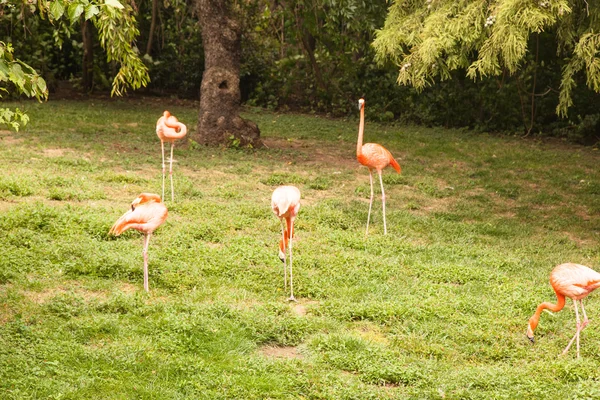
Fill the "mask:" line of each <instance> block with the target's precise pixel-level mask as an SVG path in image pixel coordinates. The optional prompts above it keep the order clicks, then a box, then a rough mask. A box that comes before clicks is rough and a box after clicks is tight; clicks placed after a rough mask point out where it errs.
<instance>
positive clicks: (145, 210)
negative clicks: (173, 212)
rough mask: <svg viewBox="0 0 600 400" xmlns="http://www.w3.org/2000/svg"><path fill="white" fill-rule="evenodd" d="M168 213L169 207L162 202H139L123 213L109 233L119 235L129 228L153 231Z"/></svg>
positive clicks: (147, 231)
mask: <svg viewBox="0 0 600 400" xmlns="http://www.w3.org/2000/svg"><path fill="white" fill-rule="evenodd" d="M167 215H168V211H167V207H165V205H164V204H162V203H156V202H150V203H143V204H139V205H138V206H137V207H135V208H134V209H132V210H129V211H127V212H126V213H125V214H123V215H122V216H121V218H119V219H118V220H117V222H115V223H114V225H113V226H112V227H111V228H110V231H109V233H111V234H113V235H116V236H118V235H120V234H121V233H123V232H125V231H126V230H128V229H136V230H138V231H142V232H144V233H151V232H154V230H156V228H158V227H159V226H160V225H162V224H163V222H165V220H166V219H167Z"/></svg>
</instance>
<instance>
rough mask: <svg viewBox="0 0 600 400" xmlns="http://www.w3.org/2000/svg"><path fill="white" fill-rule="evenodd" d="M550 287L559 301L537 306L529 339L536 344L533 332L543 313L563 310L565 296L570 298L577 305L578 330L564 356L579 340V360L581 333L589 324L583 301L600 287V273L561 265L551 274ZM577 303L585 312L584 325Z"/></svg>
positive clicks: (531, 319)
mask: <svg viewBox="0 0 600 400" xmlns="http://www.w3.org/2000/svg"><path fill="white" fill-rule="evenodd" d="M550 285H552V289H554V292H555V293H556V298H557V300H558V301H557V303H556V304H552V303H548V302H546V303H541V304H540V305H539V306H537V309H536V310H535V314H533V316H532V317H531V318H530V319H529V325H528V326H527V337H528V338H529V340H531V343H534V339H533V331H534V330H535V328H536V327H537V325H538V322H539V320H540V314H541V313H542V311H543V310H544V309H546V308H547V309H548V310H550V311H553V312H557V311H560V310H562V309H563V307H564V306H565V296H566V297H569V298H570V299H572V300H573V303H574V304H575V319H576V327H577V329H576V331H575V336H573V338H572V339H571V341H570V342H569V344H568V345H567V347H565V349H564V350H563V352H562V354H563V355H564V354H567V351H569V348H570V347H571V344H573V340H575V339H577V358H579V332H581V331H582V330H583V328H585V327H586V326H587V324H588V323H589V320H588V317H587V315H586V313H585V309H584V308H583V301H582V299H583V298H585V297H586V296H587V295H588V294H590V293H591V292H592V291H594V290H595V289H596V288H598V287H600V273H598V272H596V271H594V270H593V269H591V268H588V267H586V266H583V265H580V264H573V263H566V264H560V265H559V266H557V267H556V268H554V269H553V270H552V272H551V273H550ZM577 301H579V304H581V311H583V324H582V323H580V321H579V311H578V310H577Z"/></svg>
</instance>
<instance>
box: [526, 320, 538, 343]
mask: <svg viewBox="0 0 600 400" xmlns="http://www.w3.org/2000/svg"><path fill="white" fill-rule="evenodd" d="M536 326H537V324H534V326H531V321H530V322H529V324H527V339H529V341H530V342H531V343H535V338H534V337H533V330H534V329H535V328H536Z"/></svg>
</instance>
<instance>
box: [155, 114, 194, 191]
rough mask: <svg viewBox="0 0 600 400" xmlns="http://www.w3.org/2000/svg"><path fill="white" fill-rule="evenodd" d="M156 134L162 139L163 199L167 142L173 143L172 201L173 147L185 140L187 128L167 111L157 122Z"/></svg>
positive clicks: (171, 168)
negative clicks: (177, 142)
mask: <svg viewBox="0 0 600 400" xmlns="http://www.w3.org/2000/svg"><path fill="white" fill-rule="evenodd" d="M156 134H157V135H158V138H159V139H160V148H161V150H162V173H163V176H162V197H163V198H164V197H165V142H170V143H171V159H170V160H169V178H170V179H171V201H173V200H174V199H175V195H174V191H173V146H174V145H175V140H177V139H181V138H183V137H184V136H185V135H186V134H187V127H186V126H185V125H184V124H182V123H181V122H179V121H178V120H177V118H176V117H175V116H174V115H171V113H170V112H168V111H165V112H164V113H163V116H162V117H160V118H159V119H158V121H156Z"/></svg>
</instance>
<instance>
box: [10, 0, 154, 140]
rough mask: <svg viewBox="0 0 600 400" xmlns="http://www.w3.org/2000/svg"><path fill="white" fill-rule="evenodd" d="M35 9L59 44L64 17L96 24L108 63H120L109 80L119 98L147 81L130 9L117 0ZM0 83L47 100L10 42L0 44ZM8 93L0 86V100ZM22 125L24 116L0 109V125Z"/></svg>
mask: <svg viewBox="0 0 600 400" xmlns="http://www.w3.org/2000/svg"><path fill="white" fill-rule="evenodd" d="M32 7H34V6H32ZM37 7H38V11H39V13H40V15H42V17H43V16H45V15H46V16H48V19H49V20H50V21H51V22H52V23H53V24H54V26H55V35H54V38H55V41H56V43H57V44H59V45H61V44H62V38H61V35H60V31H61V28H63V27H65V21H64V19H65V18H66V19H68V22H69V23H70V24H75V23H77V22H79V21H80V19H81V17H82V16H83V18H84V19H85V20H91V21H92V22H93V23H94V25H96V28H97V29H98V32H99V36H100V43H101V45H102V47H103V48H104V49H105V50H106V52H107V58H108V61H113V60H114V61H117V62H118V63H120V64H121V68H120V69H119V71H118V73H117V75H116V76H115V78H114V81H113V90H112V93H113V94H116V95H121V94H123V92H125V91H126V89H127V87H132V88H134V89H137V88H140V87H141V86H145V85H146V84H147V83H148V82H149V80H150V79H149V77H148V70H147V68H146V66H145V65H144V64H143V62H142V61H141V60H140V58H139V56H138V52H137V49H136V48H135V47H134V46H133V43H134V40H135V38H136V37H137V36H138V34H139V31H138V29H137V27H136V20H135V16H134V13H133V9H132V8H131V6H129V5H127V6H123V4H121V2H120V1H119V0H105V1H104V2H98V1H90V0H54V1H49V2H39V3H37ZM0 82H9V83H11V84H12V85H13V86H14V88H16V91H17V92H18V93H23V94H25V95H26V96H28V97H35V98H37V99H38V100H40V101H41V100H45V99H47V98H48V88H47V86H46V81H45V80H44V79H43V78H42V77H41V76H40V75H39V74H38V73H37V72H36V71H35V70H34V69H33V68H31V67H30V66H29V65H27V64H26V63H24V62H22V61H20V60H18V59H14V58H13V48H12V45H11V44H10V43H4V42H0ZM11 90H12V89H7V88H6V87H4V86H2V87H1V88H0V98H1V97H2V96H1V93H5V94H6V93H9V91H11ZM26 123H27V116H26V115H25V114H23V113H22V112H20V111H18V110H16V111H11V110H8V109H2V113H1V114H0V124H7V125H9V126H11V127H13V128H15V129H18V127H19V126H20V125H24V124H26Z"/></svg>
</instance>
